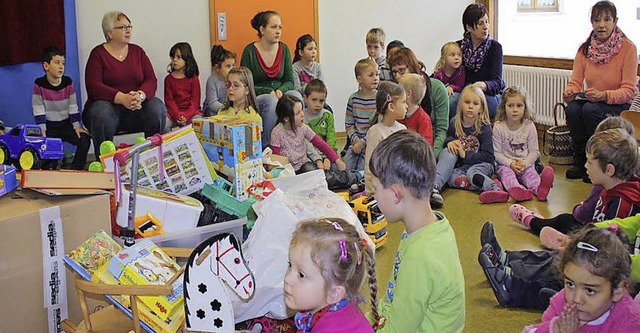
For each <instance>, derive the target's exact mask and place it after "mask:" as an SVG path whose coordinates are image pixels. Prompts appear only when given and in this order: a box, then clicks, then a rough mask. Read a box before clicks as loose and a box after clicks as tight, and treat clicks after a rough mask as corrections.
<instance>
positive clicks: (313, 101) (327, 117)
mask: <svg viewBox="0 0 640 333" xmlns="http://www.w3.org/2000/svg"><path fill="white" fill-rule="evenodd" d="M326 99H327V87H326V86H325V85H324V82H322V80H318V79H313V80H311V81H310V82H309V83H307V84H306V86H305V88H304V101H305V103H306V104H307V108H306V109H305V110H304V122H305V124H307V125H309V127H311V129H312V130H313V132H314V133H316V134H317V135H318V136H319V137H320V138H321V139H322V140H324V141H326V142H327V144H328V145H329V146H330V147H331V149H333V150H334V151H335V152H338V149H337V148H336V128H335V123H334V119H333V113H331V112H330V111H329V110H327V109H325V108H324V105H325V103H324V102H325V100H326ZM312 149H313V148H312ZM310 158H311V156H310ZM312 159H313V158H312ZM319 159H320V163H318V164H317V166H318V168H320V169H324V170H329V169H330V167H331V161H329V159H328V158H326V156H319Z"/></svg>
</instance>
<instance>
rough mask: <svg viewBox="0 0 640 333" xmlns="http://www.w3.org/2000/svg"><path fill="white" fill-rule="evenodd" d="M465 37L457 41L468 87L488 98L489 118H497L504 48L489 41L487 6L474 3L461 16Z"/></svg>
mask: <svg viewBox="0 0 640 333" xmlns="http://www.w3.org/2000/svg"><path fill="white" fill-rule="evenodd" d="M462 26H463V28H464V35H463V38H462V40H459V41H457V43H458V44H459V45H460V48H461V49H462V62H463V63H464V67H465V70H466V78H465V85H469V84H473V85H474V86H476V87H478V88H480V89H481V90H482V91H483V92H484V95H485V97H486V98H487V105H488V106H489V117H490V118H491V121H493V120H494V119H495V117H496V111H497V110H498V104H500V98H501V96H502V91H503V90H504V88H505V84H504V80H503V79H502V45H500V43H498V42H497V41H495V40H493V39H492V38H491V37H489V16H488V15H487V8H486V7H485V6H484V5H481V4H477V3H472V4H470V5H469V6H467V8H466V9H465V10H464V13H463V14H462ZM457 105H458V100H457V99H455V100H452V101H451V109H450V112H455V110H456V106H457Z"/></svg>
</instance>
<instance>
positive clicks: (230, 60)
mask: <svg viewBox="0 0 640 333" xmlns="http://www.w3.org/2000/svg"><path fill="white" fill-rule="evenodd" d="M235 64H236V54H235V53H233V52H231V51H229V50H227V49H225V48H224V47H223V46H222V45H214V46H213V48H211V70H212V73H211V76H209V78H208V79H207V87H206V95H205V99H204V105H203V107H204V114H205V116H214V115H216V114H218V111H220V109H222V107H223V106H224V101H225V99H226V98H227V77H228V75H229V71H231V68H233V67H234V66H235Z"/></svg>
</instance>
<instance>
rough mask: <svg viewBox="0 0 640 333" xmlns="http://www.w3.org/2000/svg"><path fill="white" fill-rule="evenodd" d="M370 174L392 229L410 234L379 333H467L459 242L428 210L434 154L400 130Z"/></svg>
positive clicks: (381, 148)
mask: <svg viewBox="0 0 640 333" xmlns="http://www.w3.org/2000/svg"><path fill="white" fill-rule="evenodd" d="M369 168H370V170H371V174H372V175H373V177H372V182H373V187H374V197H375V198H376V200H377V203H378V207H380V210H382V212H383V213H384V215H385V218H386V219H387V221H388V222H389V223H396V222H399V221H401V222H402V224H403V225H404V227H405V230H406V233H405V234H403V235H402V240H401V241H400V244H399V245H398V251H397V252H396V261H395V264H394V267H393V274H392V278H391V280H390V281H389V284H388V288H387V292H386V293H385V295H384V297H383V299H382V300H381V302H380V306H379V310H380V315H381V316H382V317H384V318H385V319H384V326H383V327H381V328H378V330H377V331H376V332H377V333H387V332H402V333H404V332H462V330H463V328H464V321H465V301H464V276H463V274H462V266H461V265H460V258H459V255H458V247H457V245H456V236H455V233H454V232H453V229H452V228H451V225H450V224H449V221H448V220H447V218H446V217H445V216H444V214H442V213H440V212H434V211H433V210H432V209H431V205H430V204H429V198H430V196H431V190H432V189H433V183H434V181H435V173H436V159H435V154H434V152H433V149H432V148H431V147H430V146H429V144H428V143H427V141H426V140H425V139H424V138H423V137H422V136H420V135H419V134H417V133H415V132H413V131H410V130H401V131H398V132H395V133H393V134H391V135H390V136H389V137H387V138H386V139H384V140H382V142H380V144H379V145H378V146H377V147H376V149H374V151H373V153H372V156H371V160H369ZM416 281H420V283H419V285H417V284H416Z"/></svg>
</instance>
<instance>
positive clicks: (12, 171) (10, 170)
mask: <svg viewBox="0 0 640 333" xmlns="http://www.w3.org/2000/svg"><path fill="white" fill-rule="evenodd" d="M16 186H18V182H17V180H16V168H14V167H12V166H10V165H4V164H0V196H3V195H5V194H7V193H9V192H11V191H12V190H13V189H14V188H16Z"/></svg>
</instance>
